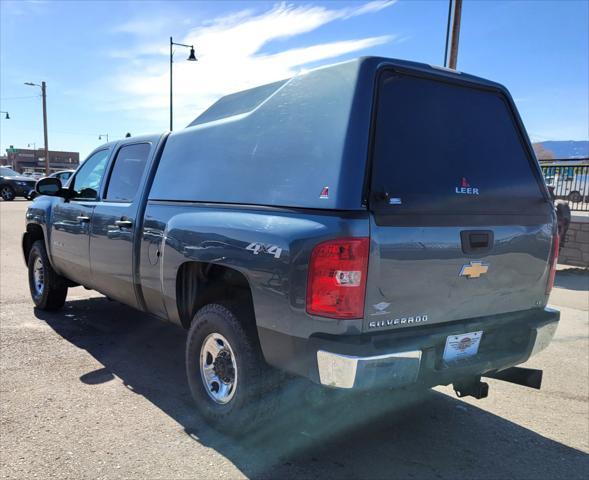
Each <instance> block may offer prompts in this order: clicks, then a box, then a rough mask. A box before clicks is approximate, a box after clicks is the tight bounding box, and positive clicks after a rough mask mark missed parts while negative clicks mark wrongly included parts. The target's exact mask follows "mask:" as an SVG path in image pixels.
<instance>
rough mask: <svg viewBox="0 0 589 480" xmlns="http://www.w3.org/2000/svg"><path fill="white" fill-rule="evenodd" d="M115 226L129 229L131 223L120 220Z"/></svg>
mask: <svg viewBox="0 0 589 480" xmlns="http://www.w3.org/2000/svg"><path fill="white" fill-rule="evenodd" d="M115 225H116V226H117V227H119V228H131V227H132V226H133V222H132V221H131V220H126V219H121V220H116V221H115Z"/></svg>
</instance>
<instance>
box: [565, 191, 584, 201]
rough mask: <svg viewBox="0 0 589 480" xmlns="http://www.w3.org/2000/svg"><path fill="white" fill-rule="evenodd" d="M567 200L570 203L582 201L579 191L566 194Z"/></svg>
mask: <svg viewBox="0 0 589 480" xmlns="http://www.w3.org/2000/svg"><path fill="white" fill-rule="evenodd" d="M567 200H568V201H569V202H572V203H580V202H582V201H583V196H582V195H581V194H580V193H579V192H577V191H574V192H571V193H569V194H568V195H567Z"/></svg>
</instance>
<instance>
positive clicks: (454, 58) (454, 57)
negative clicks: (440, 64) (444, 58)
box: [448, 0, 462, 70]
mask: <svg viewBox="0 0 589 480" xmlns="http://www.w3.org/2000/svg"><path fill="white" fill-rule="evenodd" d="M450 1H452V0H450ZM453 1H454V15H453V18H452V42H451V44H450V63H449V65H448V66H449V67H450V68H451V69H452V70H456V64H457V63H458V40H459V38H460V17H461V16H462V0H453Z"/></svg>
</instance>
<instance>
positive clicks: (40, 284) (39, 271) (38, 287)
mask: <svg viewBox="0 0 589 480" xmlns="http://www.w3.org/2000/svg"><path fill="white" fill-rule="evenodd" d="M33 282H34V287H35V293H36V294H37V295H42V294H43V288H44V287H45V268H44V267H43V260H41V258H40V257H37V258H36V259H35V265H34V266H33Z"/></svg>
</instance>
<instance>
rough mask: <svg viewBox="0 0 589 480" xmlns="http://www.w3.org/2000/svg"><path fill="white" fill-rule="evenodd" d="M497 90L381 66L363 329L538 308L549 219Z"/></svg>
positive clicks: (511, 114)
mask: <svg viewBox="0 0 589 480" xmlns="http://www.w3.org/2000/svg"><path fill="white" fill-rule="evenodd" d="M516 115H517V114H516V113H515V111H514V109H513V106H512V104H511V102H510V101H509V100H508V99H507V98H506V97H505V96H504V94H503V93H502V92H500V91H498V90H490V89H489V88H484V89H483V88H477V87H474V86H472V85H466V84H464V83H458V82H456V83H453V82H450V81H448V80H447V79H445V80H444V81H440V80H437V79H435V78H424V77H418V76H412V75H408V74H399V73H397V72H394V71H385V72H384V73H383V74H381V77H380V79H379V91H378V100H377V106H376V117H375V127H374V128H375V131H374V137H373V138H374V140H373V145H372V175H371V179H370V209H371V211H372V215H371V231H370V235H371V251H370V262H369V267H368V281H367V292H366V306H365V323H364V328H365V330H380V329H391V328H403V327H409V326H415V325H418V324H425V323H427V324H433V323H440V322H448V321H453V320H461V319H466V318H475V317H481V316H487V315H493V314H501V313H507V312H513V311H518V310H526V309H530V308H534V307H540V306H544V305H545V303H546V294H545V290H546V284H547V281H548V274H549V267H548V263H549V257H550V252H551V243H552V234H553V229H554V215H553V209H552V205H551V203H550V202H549V200H548V198H547V195H546V191H545V187H543V185H542V183H541V182H542V180H541V175H540V172H539V168H538V166H537V163H536V162H535V159H534V158H533V157H532V156H531V152H530V149H529V147H528V144H527V142H526V139H525V133H524V132H523V131H522V130H521V127H520V124H519V123H518V120H517V116H516Z"/></svg>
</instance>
